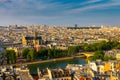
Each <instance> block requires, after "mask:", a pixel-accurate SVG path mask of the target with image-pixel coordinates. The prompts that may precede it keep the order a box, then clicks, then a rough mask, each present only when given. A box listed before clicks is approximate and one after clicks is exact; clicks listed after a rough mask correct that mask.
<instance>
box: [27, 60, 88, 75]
mask: <svg viewBox="0 0 120 80" xmlns="http://www.w3.org/2000/svg"><path fill="white" fill-rule="evenodd" d="M86 63H87V60H85V59H84V58H75V59H70V60H64V61H53V62H47V63H38V64H32V65H28V67H29V69H30V73H32V74H35V73H36V72H37V68H39V69H45V68H50V69H53V68H65V67H66V66H67V64H86Z"/></svg>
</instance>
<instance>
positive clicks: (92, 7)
mask: <svg viewBox="0 0 120 80" xmlns="http://www.w3.org/2000/svg"><path fill="white" fill-rule="evenodd" d="M97 1H100V0H97ZM97 1H96V2H97ZM86 3H89V2H86ZM91 3H92V1H91ZM112 6H120V1H118V0H114V1H113V0H112V1H111V2H109V3H102V4H94V5H88V6H84V7H79V8H75V9H71V10H69V11H67V13H79V12H83V11H88V10H94V9H104V8H106V7H108V8H109V7H112Z"/></svg>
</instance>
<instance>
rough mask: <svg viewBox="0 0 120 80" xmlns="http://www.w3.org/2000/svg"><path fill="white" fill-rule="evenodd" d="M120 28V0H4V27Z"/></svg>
mask: <svg viewBox="0 0 120 80" xmlns="http://www.w3.org/2000/svg"><path fill="white" fill-rule="evenodd" d="M11 24H18V25H33V24H36V25H42V24H46V25H59V26H61V25H66V26H69V25H75V24H78V25H80V26H91V25H96V26H100V25H108V26H109V25H111V26H120V0H0V25H1V26H2V25H11Z"/></svg>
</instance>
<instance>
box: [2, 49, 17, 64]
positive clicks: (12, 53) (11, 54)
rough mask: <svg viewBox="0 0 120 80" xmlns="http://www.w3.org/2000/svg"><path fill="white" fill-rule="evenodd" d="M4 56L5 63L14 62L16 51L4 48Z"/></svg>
mask: <svg viewBox="0 0 120 80" xmlns="http://www.w3.org/2000/svg"><path fill="white" fill-rule="evenodd" d="M4 56H5V57H6V58H7V63H15V62H16V53H15V51H14V50H6V52H5V54H4Z"/></svg>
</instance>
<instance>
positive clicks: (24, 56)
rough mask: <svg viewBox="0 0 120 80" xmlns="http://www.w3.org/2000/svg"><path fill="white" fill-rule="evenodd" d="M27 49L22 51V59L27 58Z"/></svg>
mask: <svg viewBox="0 0 120 80" xmlns="http://www.w3.org/2000/svg"><path fill="white" fill-rule="evenodd" d="M29 51H30V50H29V49H28V48H25V49H24V50H23V51H22V56H23V58H27V55H28V53H29Z"/></svg>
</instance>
